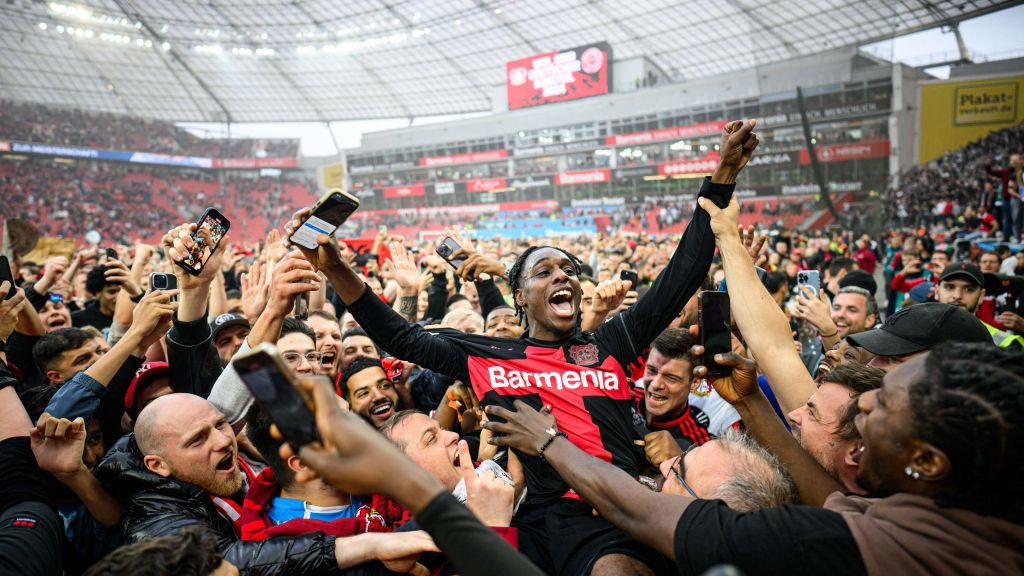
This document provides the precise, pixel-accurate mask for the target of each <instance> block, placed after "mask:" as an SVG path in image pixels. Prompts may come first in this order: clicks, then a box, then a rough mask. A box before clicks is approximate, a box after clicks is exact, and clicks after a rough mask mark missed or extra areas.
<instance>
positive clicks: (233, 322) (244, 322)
mask: <svg viewBox="0 0 1024 576" xmlns="http://www.w3.org/2000/svg"><path fill="white" fill-rule="evenodd" d="M232 326H245V327H246V328H251V326H250V325H249V319H248V318H246V317H245V316H242V315H241V314H231V313H227V314H221V315H220V316H217V317H216V318H214V319H213V322H210V330H211V331H212V332H213V335H212V337H213V338H216V337H217V333H218V332H220V331H221V330H224V329H225V328H230V327H232Z"/></svg>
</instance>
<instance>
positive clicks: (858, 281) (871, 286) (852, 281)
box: [839, 270, 878, 298]
mask: <svg viewBox="0 0 1024 576" xmlns="http://www.w3.org/2000/svg"><path fill="white" fill-rule="evenodd" d="M847 286H856V287H858V288H863V289H865V290H867V291H868V292H869V293H871V297H872V298H874V296H875V293H876V292H878V282H875V279H874V278H873V277H872V276H871V274H868V273H867V272H865V271H863V270H851V271H849V272H848V273H847V274H846V275H845V276H843V277H842V278H840V279H839V289H840V290H842V289H843V288H846V287H847Z"/></svg>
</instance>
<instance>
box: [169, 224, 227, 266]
mask: <svg viewBox="0 0 1024 576" xmlns="http://www.w3.org/2000/svg"><path fill="white" fill-rule="evenodd" d="M210 214H217V216H219V217H220V219H221V221H223V222H224V236H226V235H227V233H228V231H229V230H231V220H228V219H227V217H225V216H224V215H223V214H221V212H220V210H217V209H216V208H207V209H206V210H204V211H203V215H202V216H200V217H199V220H197V221H196V231H195V232H193V233H192V239H193V240H195V238H196V234H198V233H199V227H200V226H202V225H203V221H204V220H206V217H207V216H209V215H210ZM224 236H221V240H223V239H224ZM221 240H218V241H217V243H216V244H214V245H213V248H212V249H211V250H210V253H211V254H213V253H214V252H216V251H217V247H218V246H220V242H221ZM175 264H177V265H178V267H179V268H181V269H182V270H184V271H185V272H188V273H189V274H191V275H193V276H199V274H200V272H202V270H196V269H195V268H193V267H191V266H186V265H185V263H184V262H175Z"/></svg>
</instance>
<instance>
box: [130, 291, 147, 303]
mask: <svg viewBox="0 0 1024 576" xmlns="http://www.w3.org/2000/svg"><path fill="white" fill-rule="evenodd" d="M145 297H146V291H145V290H139V295H138V296H129V297H128V298H129V299H130V300H131V301H132V303H133V304H138V303H139V302H142V299H143V298H145Z"/></svg>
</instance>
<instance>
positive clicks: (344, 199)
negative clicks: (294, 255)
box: [288, 192, 359, 250]
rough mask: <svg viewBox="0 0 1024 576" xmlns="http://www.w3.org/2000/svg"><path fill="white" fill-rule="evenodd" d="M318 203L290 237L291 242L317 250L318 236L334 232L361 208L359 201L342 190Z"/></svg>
mask: <svg viewBox="0 0 1024 576" xmlns="http://www.w3.org/2000/svg"><path fill="white" fill-rule="evenodd" d="M318 204H319V205H318V206H317V207H316V208H315V209H314V210H313V213H312V214H310V215H309V218H307V219H306V221H305V222H303V223H302V226H301V227H299V229H298V230H296V231H295V232H293V233H292V235H291V237H290V238H288V241H289V242H291V243H292V244H298V245H299V246H302V247H303V248H308V249H310V250H315V249H316V237H317V236H319V235H321V234H326V235H327V236H330V235H332V234H334V231H335V230H337V229H338V226H341V225H342V224H344V223H345V221H346V220H348V217H349V216H351V215H352V213H353V212H355V211H356V210H357V209H359V202H357V201H355V200H353V199H352V198H349V197H348V196H346V195H345V194H342V193H341V192H333V193H331V195H330V196H328V197H326V198H324V199H323V200H321V201H320V202H318Z"/></svg>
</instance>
